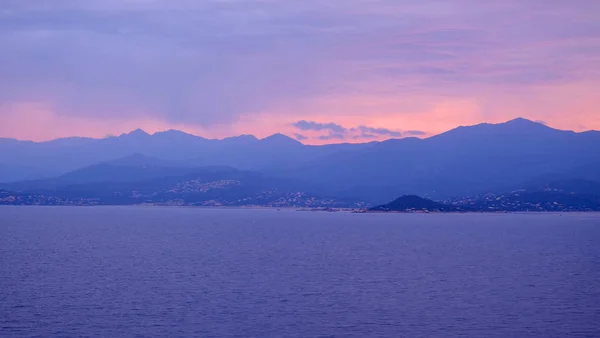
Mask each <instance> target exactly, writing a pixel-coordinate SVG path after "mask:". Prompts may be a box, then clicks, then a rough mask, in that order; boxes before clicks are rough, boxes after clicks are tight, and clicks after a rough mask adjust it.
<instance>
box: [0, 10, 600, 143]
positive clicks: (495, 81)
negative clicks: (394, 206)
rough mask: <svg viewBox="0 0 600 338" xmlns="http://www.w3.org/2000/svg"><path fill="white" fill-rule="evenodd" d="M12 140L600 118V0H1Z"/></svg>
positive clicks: (383, 133)
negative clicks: (141, 132) (140, 132)
mask: <svg viewBox="0 0 600 338" xmlns="http://www.w3.org/2000/svg"><path fill="white" fill-rule="evenodd" d="M0 50H1V51H2V52H0V137H12V138H18V139H28V140H36V141H42V140H49V139H53V138H58V137H67V136H89V137H104V136H107V135H118V134H121V133H124V132H128V131H131V130H133V129H136V128H142V129H144V130H145V131H147V132H156V131H161V130H166V129H179V130H183V131H186V132H189V133H193V134H197V135H201V136H204V137H210V138H222V137H227V136H234V135H239V134H254V135H256V136H258V137H265V136H268V135H270V134H273V133H277V132H282V133H284V134H286V135H289V136H291V137H295V138H296V139H298V140H301V141H302V142H304V143H309V144H323V143H337V142H365V141H371V140H382V139H386V138H392V137H394V138H397V137H407V136H417V137H426V136H428V135H434V134H437V133H440V132H443V131H446V130H449V129H452V128H454V127H456V126H460V125H473V124H477V123H481V122H491V123H497V122H502V121H506V120H510V119H512V118H515V117H525V118H528V119H531V120H534V121H540V122H542V123H545V124H547V125H549V126H552V127H555V128H559V129H569V130H576V131H584V130H590V129H595V130H600V95H598V93H599V92H600V1H597V0H570V1H566V0H502V1H480V0H52V1H48V0H0Z"/></svg>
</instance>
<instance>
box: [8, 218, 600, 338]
mask: <svg viewBox="0 0 600 338" xmlns="http://www.w3.org/2000/svg"><path fill="white" fill-rule="evenodd" d="M0 328H1V329H0V336H2V337H35V336H37V337H52V336H55V337H134V336H139V337H149V336H153V337H161V336H162V337H180V336H198V337H284V336H285V337H503V338H504V337H599V336H600V215H598V214H562V215H560V214H489V215H484V214H461V215H458V214H456V215H455V214H427V215H421V214H349V213H319V212H296V211H288V210H282V211H276V210H252V209H194V208H155V207H97V208H96V207H94V208H77V207H1V208H0Z"/></svg>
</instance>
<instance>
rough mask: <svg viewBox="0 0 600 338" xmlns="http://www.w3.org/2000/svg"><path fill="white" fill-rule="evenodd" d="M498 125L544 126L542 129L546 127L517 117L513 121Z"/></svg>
mask: <svg viewBox="0 0 600 338" xmlns="http://www.w3.org/2000/svg"><path fill="white" fill-rule="evenodd" d="M500 124H505V125H513V126H544V127H547V126H546V125H545V124H543V123H541V122H536V121H531V120H528V119H526V118H522V117H517V118H515V119H512V120H509V121H506V122H504V123H500ZM547 128H548V127H547Z"/></svg>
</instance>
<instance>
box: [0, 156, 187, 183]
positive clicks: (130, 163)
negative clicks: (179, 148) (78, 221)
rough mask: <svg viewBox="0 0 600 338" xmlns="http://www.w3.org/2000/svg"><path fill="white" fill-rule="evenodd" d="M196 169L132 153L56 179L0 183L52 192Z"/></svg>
mask: <svg viewBox="0 0 600 338" xmlns="http://www.w3.org/2000/svg"><path fill="white" fill-rule="evenodd" d="M196 170H197V168H194V167H186V166H178V165H177V163H176V162H171V161H163V160H159V159H156V158H153V157H148V156H144V155H141V154H133V155H130V156H127V157H124V158H121V159H118V160H115V161H109V162H104V163H100V164H95V165H91V166H87V167H83V168H81V169H76V170H74V171H71V172H68V173H66V174H63V175H60V176H58V177H53V178H47V179H40V180H29V181H19V182H13V183H5V184H2V187H4V188H5V189H8V190H11V191H18V192H23V191H41V190H55V189H57V188H60V187H64V186H68V185H85V184H92V183H126V182H136V181H144V180H150V179H155V178H162V177H171V176H182V175H186V174H190V173H193V172H194V171H196Z"/></svg>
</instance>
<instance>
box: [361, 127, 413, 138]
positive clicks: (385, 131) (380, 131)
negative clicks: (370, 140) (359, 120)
mask: <svg viewBox="0 0 600 338" xmlns="http://www.w3.org/2000/svg"><path fill="white" fill-rule="evenodd" d="M358 130H360V131H361V132H362V133H363V134H375V135H382V136H391V137H401V136H402V133H401V132H399V131H394V130H390V129H387V128H372V127H367V126H358Z"/></svg>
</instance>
